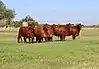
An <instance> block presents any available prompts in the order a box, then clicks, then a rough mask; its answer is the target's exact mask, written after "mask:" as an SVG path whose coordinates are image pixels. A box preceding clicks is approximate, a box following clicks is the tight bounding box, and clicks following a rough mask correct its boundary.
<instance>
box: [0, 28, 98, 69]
mask: <svg viewBox="0 0 99 69" xmlns="http://www.w3.org/2000/svg"><path fill="white" fill-rule="evenodd" d="M16 36H17V32H0V69H99V30H98V29H96V30H94V29H93V30H92V29H84V30H82V35H81V39H76V40H71V37H67V38H68V39H67V40H66V41H62V42H60V41H53V42H47V43H34V44H24V43H20V44H18V43H17V42H16ZM56 38H57V37H54V39H56Z"/></svg>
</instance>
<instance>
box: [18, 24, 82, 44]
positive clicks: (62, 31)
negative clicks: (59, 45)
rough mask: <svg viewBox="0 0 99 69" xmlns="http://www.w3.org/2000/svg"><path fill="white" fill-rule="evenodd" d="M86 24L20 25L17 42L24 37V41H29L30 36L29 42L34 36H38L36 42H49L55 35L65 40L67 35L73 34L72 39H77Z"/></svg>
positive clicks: (32, 40)
mask: <svg viewBox="0 0 99 69" xmlns="http://www.w3.org/2000/svg"><path fill="white" fill-rule="evenodd" d="M83 26H84V25H82V24H76V25H74V24H71V23H68V24H66V25H56V24H53V25H49V24H44V25H43V26H42V27H40V26H36V25H34V24H29V25H28V26H26V27H24V26H22V27H20V28H19V32H18V37H17V42H18V43H20V40H21V42H22V37H23V39H24V42H27V41H26V39H27V38H28V40H29V42H34V37H36V42H43V41H45V42H47V41H52V40H53V35H55V36H58V38H60V41H63V40H65V36H72V39H73V40H75V38H76V36H79V33H80V30H81V28H82V27H83Z"/></svg>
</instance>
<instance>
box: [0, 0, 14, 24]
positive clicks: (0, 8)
mask: <svg viewBox="0 0 99 69" xmlns="http://www.w3.org/2000/svg"><path fill="white" fill-rule="evenodd" d="M14 17H15V10H13V9H9V8H6V6H5V4H4V3H3V2H2V1H1V0H0V21H1V20H2V21H7V24H6V25H10V22H11V20H12V19H13V18H14ZM2 23H3V22H2ZM4 23H5V22H4Z"/></svg>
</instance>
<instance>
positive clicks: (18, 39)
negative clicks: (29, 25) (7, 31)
mask: <svg viewBox="0 0 99 69" xmlns="http://www.w3.org/2000/svg"><path fill="white" fill-rule="evenodd" d="M20 39H21V35H19V34H18V37H17V42H18V43H20Z"/></svg>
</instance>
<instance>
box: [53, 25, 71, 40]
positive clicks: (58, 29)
mask: <svg viewBox="0 0 99 69" xmlns="http://www.w3.org/2000/svg"><path fill="white" fill-rule="evenodd" d="M70 28H71V24H67V25H55V24H53V25H52V29H53V31H54V35H55V36H59V37H60V39H61V41H62V40H65V36H66V35H68V32H69V31H70Z"/></svg>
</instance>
